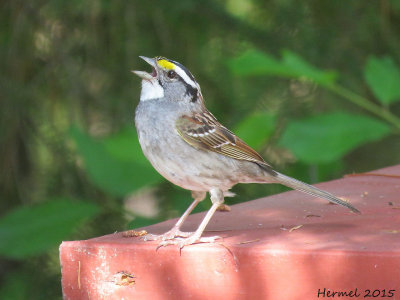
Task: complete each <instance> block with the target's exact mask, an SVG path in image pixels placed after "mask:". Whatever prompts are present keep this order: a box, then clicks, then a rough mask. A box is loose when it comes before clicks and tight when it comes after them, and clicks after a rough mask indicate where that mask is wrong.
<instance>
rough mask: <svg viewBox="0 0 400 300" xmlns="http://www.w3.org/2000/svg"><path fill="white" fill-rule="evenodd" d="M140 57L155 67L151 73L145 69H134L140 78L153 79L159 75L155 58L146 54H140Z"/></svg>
mask: <svg viewBox="0 0 400 300" xmlns="http://www.w3.org/2000/svg"><path fill="white" fill-rule="evenodd" d="M139 57H140V58H141V59H143V60H144V61H145V62H147V63H148V64H149V65H151V66H152V67H153V72H152V73H151V74H150V73H147V72H145V71H132V73H135V74H136V75H137V76H139V77H140V78H143V79H146V80H152V79H154V78H155V77H157V71H156V62H155V60H154V58H149V57H146V56H139Z"/></svg>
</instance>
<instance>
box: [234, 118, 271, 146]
mask: <svg viewBox="0 0 400 300" xmlns="http://www.w3.org/2000/svg"><path fill="white" fill-rule="evenodd" d="M275 120H276V118H275V116H273V115H271V114H270V113H265V112H256V113H253V114H252V115H250V116H247V117H245V118H244V119H243V120H242V121H241V122H240V123H239V124H238V125H237V126H236V129H235V130H234V132H235V134H236V135H237V136H239V137H240V138H241V139H242V140H244V141H246V143H247V144H249V145H250V146H251V147H253V148H254V149H260V148H261V147H262V146H263V145H265V143H266V141H267V140H268V138H269V137H270V135H271V134H272V132H273V131H274V128H275Z"/></svg>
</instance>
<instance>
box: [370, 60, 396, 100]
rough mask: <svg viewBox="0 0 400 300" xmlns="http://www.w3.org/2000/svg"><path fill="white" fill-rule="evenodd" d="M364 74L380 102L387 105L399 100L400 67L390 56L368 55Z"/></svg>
mask: <svg viewBox="0 0 400 300" xmlns="http://www.w3.org/2000/svg"><path fill="white" fill-rule="evenodd" d="M364 76H365V80H366V81H367V83H368V85H369V86H370V88H371V89H372V91H373V92H374V95H375V96H376V98H377V99H378V100H379V101H380V102H381V103H383V104H386V105H387V104H391V103H394V102H397V101H399V100H400V69H399V68H398V66H397V65H396V64H395V63H394V61H393V59H392V58H391V57H387V56H386V57H383V58H376V57H374V56H371V57H369V59H368V62H367V64H366V66H365V70H364Z"/></svg>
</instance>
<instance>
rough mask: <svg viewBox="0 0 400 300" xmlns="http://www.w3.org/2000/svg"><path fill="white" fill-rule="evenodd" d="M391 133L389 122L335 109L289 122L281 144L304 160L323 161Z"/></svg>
mask: <svg viewBox="0 0 400 300" xmlns="http://www.w3.org/2000/svg"><path fill="white" fill-rule="evenodd" d="M389 133H390V129H389V126H388V125H386V124H385V123H384V122H381V121H379V120H376V119H373V118H371V117H367V116H362V115H353V114H348V113H342V112H335V113H329V114H321V115H317V116H312V117H308V118H305V119H303V120H298V121H291V122H289V124H288V125H287V127H286V130H285V132H284V133H283V135H282V137H281V140H280V145H282V146H284V147H286V148H288V149H290V150H291V151H292V152H293V153H294V154H295V156H296V157H297V158H298V159H299V160H300V161H301V162H304V163H307V164H321V163H329V162H334V161H336V160H339V159H340V158H341V157H343V156H344V155H346V154H347V153H349V151H351V150H353V149H355V148H356V147H359V146H361V145H363V144H365V143H367V142H371V141H376V140H379V139H381V138H383V137H385V136H387V135H388V134H389Z"/></svg>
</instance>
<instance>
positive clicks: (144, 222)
mask: <svg viewBox="0 0 400 300" xmlns="http://www.w3.org/2000/svg"><path fill="white" fill-rule="evenodd" d="M162 221H164V220H161V219H160V218H157V217H156V218H147V217H143V216H135V218H134V219H133V220H132V221H130V222H129V223H128V226H127V227H128V228H129V229H136V228H141V227H145V226H149V225H152V224H156V223H159V222H162Z"/></svg>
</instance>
